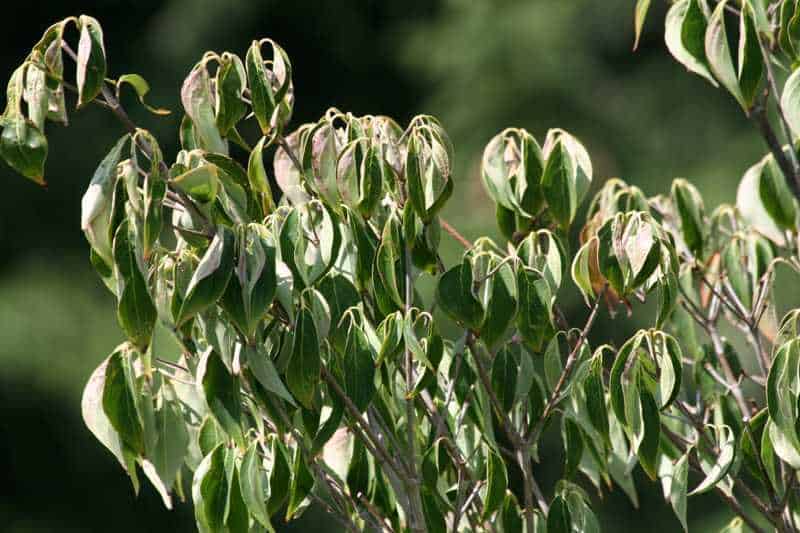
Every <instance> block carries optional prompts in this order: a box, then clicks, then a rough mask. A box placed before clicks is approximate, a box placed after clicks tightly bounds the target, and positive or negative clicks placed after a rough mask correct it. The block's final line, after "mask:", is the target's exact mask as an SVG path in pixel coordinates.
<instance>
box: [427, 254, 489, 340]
mask: <svg viewBox="0 0 800 533" xmlns="http://www.w3.org/2000/svg"><path fill="white" fill-rule="evenodd" d="M436 299H437V301H438V302H439V306H440V307H441V309H442V310H443V311H444V312H445V313H447V315H448V316H450V318H452V319H453V320H455V321H456V322H459V323H461V324H463V325H464V326H465V327H467V328H470V329H475V330H477V329H478V328H480V327H481V324H482V323H483V319H484V310H483V307H482V306H481V303H480V302H479V301H478V299H477V298H475V295H474V294H473V293H472V265H471V264H470V263H469V261H468V260H467V259H466V258H465V259H464V260H463V261H462V262H461V264H460V265H457V266H454V267H453V268H451V269H450V270H448V271H447V272H445V273H444V274H442V276H441V277H440V278H439V283H438V285H437V286H436Z"/></svg>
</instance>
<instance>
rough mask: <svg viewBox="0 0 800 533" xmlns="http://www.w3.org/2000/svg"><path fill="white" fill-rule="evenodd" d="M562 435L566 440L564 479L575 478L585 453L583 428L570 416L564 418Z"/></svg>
mask: <svg viewBox="0 0 800 533" xmlns="http://www.w3.org/2000/svg"><path fill="white" fill-rule="evenodd" d="M561 435H562V440H563V441H564V474H563V479H573V478H574V477H575V475H576V474H577V473H578V465H579V464H580V462H581V457H582V456H583V453H584V452H583V450H584V444H583V435H582V432H581V428H580V427H579V426H578V424H577V423H576V422H575V421H574V420H573V419H572V418H570V417H564V418H563V426H562V429H561Z"/></svg>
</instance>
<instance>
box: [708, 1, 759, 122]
mask: <svg viewBox="0 0 800 533" xmlns="http://www.w3.org/2000/svg"><path fill="white" fill-rule="evenodd" d="M727 5H728V0H722V1H721V2H720V3H718V4H717V6H716V7H715V8H714V11H713V12H712V13H711V17H710V18H709V19H708V29H707V30H706V39H705V50H706V57H707V58H708V63H709V66H710V67H711V72H713V73H714V77H716V78H717V80H719V82H720V83H721V84H722V86H723V87H725V88H726V89H727V90H728V92H729V93H731V95H733V97H734V98H735V99H736V101H737V102H739V105H741V106H742V108H743V109H744V110H745V111H747V110H748V109H749V107H750V103H749V102H748V100H747V99H746V98H745V96H744V95H743V94H742V90H741V88H740V86H739V78H738V76H737V74H736V70H735V69H734V66H733V59H732V58H731V51H730V48H729V47H728V34H727V32H726V30H725V8H726V7H727ZM748 96H751V95H748Z"/></svg>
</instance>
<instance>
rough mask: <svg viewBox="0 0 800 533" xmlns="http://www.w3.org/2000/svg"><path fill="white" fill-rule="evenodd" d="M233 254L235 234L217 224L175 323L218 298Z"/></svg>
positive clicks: (227, 276)
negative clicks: (214, 233)
mask: <svg viewBox="0 0 800 533" xmlns="http://www.w3.org/2000/svg"><path fill="white" fill-rule="evenodd" d="M233 258H234V235H233V233H232V232H231V231H230V230H229V229H228V228H226V227H224V226H219V227H218V228H217V233H216V235H214V239H212V241H211V244H209V246H208V249H207V250H206V251H205V253H204V254H203V257H202V259H200V263H199V264H198V265H197V269H196V270H195V271H194V273H193V274H192V278H191V280H190V281H189V285H188V286H187V288H186V297H185V298H184V299H183V303H182V304H181V307H180V311H179V312H178V316H177V320H176V321H177V322H178V324H182V323H183V322H185V321H186V320H187V319H189V318H191V317H192V316H194V315H196V314H197V313H199V312H201V311H203V310H205V309H206V308H208V307H209V306H212V305H214V304H215V303H216V302H217V300H219V299H220V297H221V296H222V295H223V294H224V293H225V288H226V287H227V285H228V281H229V280H230V278H231V274H232V272H233Z"/></svg>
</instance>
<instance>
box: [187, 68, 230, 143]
mask: <svg viewBox="0 0 800 533" xmlns="http://www.w3.org/2000/svg"><path fill="white" fill-rule="evenodd" d="M181 103H182V104H183V109H184V110H185V111H186V115H187V116H188V117H189V119H190V120H191V124H192V127H193V130H194V137H195V140H196V141H197V142H198V144H199V148H202V149H203V150H207V151H209V152H215V153H218V154H223V155H227V154H228V145H227V143H226V142H225V141H224V140H223V139H222V135H221V134H220V132H219V129H218V128H217V119H216V114H215V111H214V104H213V96H212V94H211V79H210V78H209V76H208V70H207V66H206V60H205V59H204V60H203V61H201V62H199V63H197V64H196V65H195V66H194V67H193V68H192V70H191V72H189V75H188V76H187V77H186V79H185V80H184V81H183V86H182V87H181Z"/></svg>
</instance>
